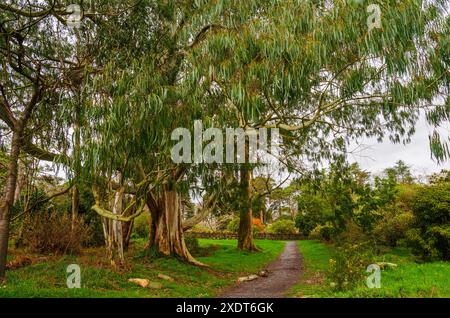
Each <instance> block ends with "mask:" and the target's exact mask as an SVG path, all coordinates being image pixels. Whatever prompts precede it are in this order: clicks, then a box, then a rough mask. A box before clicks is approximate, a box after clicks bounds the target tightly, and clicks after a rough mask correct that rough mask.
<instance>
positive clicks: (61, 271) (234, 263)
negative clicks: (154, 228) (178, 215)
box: [0, 239, 285, 298]
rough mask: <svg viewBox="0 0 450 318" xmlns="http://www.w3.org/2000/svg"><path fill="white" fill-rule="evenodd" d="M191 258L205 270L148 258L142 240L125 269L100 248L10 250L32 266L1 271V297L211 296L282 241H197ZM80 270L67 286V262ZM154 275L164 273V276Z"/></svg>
mask: <svg viewBox="0 0 450 318" xmlns="http://www.w3.org/2000/svg"><path fill="white" fill-rule="evenodd" d="M199 242H200V250H199V251H197V254H196V253H193V254H194V256H195V257H196V258H197V259H198V260H199V261H201V262H202V263H204V264H207V265H209V268H200V267H196V266H193V265H190V264H187V263H184V262H180V261H179V260H177V259H175V258H166V257H159V258H153V257H150V256H148V255H146V253H143V252H142V251H143V247H144V245H145V241H143V240H141V241H140V240H138V241H133V242H132V244H131V246H130V248H129V251H128V252H127V255H126V259H127V260H129V261H128V263H127V264H126V266H125V268H122V269H112V268H111V265H110V263H109V261H108V258H107V256H106V251H105V249H104V248H103V247H98V248H89V249H85V250H83V251H82V254H81V255H79V256H57V255H37V254H30V253H29V252H27V251H24V250H21V249H20V250H15V249H11V251H10V256H9V260H14V259H18V258H20V257H24V256H25V255H26V256H27V257H29V258H31V259H32V264H31V265H28V266H24V267H22V268H18V269H13V270H8V271H7V283H6V285H5V286H0V298H3V297H215V296H217V295H218V294H220V293H221V292H222V290H223V289H224V288H226V287H228V286H230V285H233V284H235V282H236V280H237V278H238V277H241V276H246V275H249V274H256V273H258V272H259V271H260V270H262V269H263V268H265V267H266V266H267V264H268V263H270V262H271V261H273V260H274V259H276V258H277V257H278V256H279V255H280V253H281V252H282V250H283V247H284V244H285V243H284V242H282V241H269V240H256V245H257V246H258V247H259V248H260V249H261V250H262V251H261V252H243V251H239V250H238V249H237V248H236V246H237V242H236V240H206V239H200V240H199ZM69 264H78V265H79V266H80V268H81V288H73V289H69V288H67V284H66V280H67V277H68V275H69V274H68V273H67V266H68V265H69ZM158 274H163V275H167V276H170V277H171V278H172V279H173V281H169V280H164V279H161V278H159V277H158ZM129 278H141V279H148V280H150V281H151V282H153V283H156V284H154V285H159V286H158V287H157V288H143V287H140V286H138V285H136V284H134V283H131V282H129V281H128V279H129Z"/></svg>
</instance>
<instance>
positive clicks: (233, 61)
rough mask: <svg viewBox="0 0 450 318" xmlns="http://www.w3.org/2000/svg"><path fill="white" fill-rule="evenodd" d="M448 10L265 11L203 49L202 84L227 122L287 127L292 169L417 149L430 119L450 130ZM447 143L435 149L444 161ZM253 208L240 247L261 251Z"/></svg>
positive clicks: (414, 6)
mask: <svg viewBox="0 0 450 318" xmlns="http://www.w3.org/2000/svg"><path fill="white" fill-rule="evenodd" d="M261 3H263V2H261ZM369 4H372V5H371V6H369ZM448 4H449V3H448V1H439V0H435V1H420V0H405V1H371V2H370V3H368V2H367V1H343V0H337V1H320V0H317V1H295V0H283V1H271V2H270V3H265V2H264V6H261V8H260V10H258V11H257V12H255V14H254V15H253V17H252V18H251V19H249V20H247V21H246V25H245V28H242V29H236V28H223V29H220V30H218V31H217V32H215V33H214V34H213V35H212V36H211V37H210V38H209V39H208V41H206V42H204V43H202V44H201V45H199V46H197V47H196V48H195V50H193V52H192V53H191V54H190V58H191V60H192V62H191V63H192V64H194V65H196V68H195V72H194V74H196V75H197V76H196V78H195V79H196V81H193V82H194V85H197V86H198V87H203V88H204V89H205V90H210V91H212V94H215V95H216V98H217V99H220V98H222V99H223V104H222V105H221V107H220V108H217V114H216V118H220V119H218V121H220V122H222V123H227V124H228V125H235V126H239V127H243V128H246V129H255V128H261V127H264V128H271V127H276V128H279V129H280V132H281V136H282V138H283V151H282V154H281V156H282V157H284V158H286V159H287V160H285V161H284V162H286V164H287V166H288V168H289V169H292V168H294V167H295V166H296V165H298V164H301V163H302V162H303V163H304V162H306V161H308V162H313V163H317V162H320V161H322V160H329V159H334V158H336V157H338V156H340V155H342V154H345V153H346V151H347V147H348V145H349V143H350V142H351V141H354V140H358V139H359V138H361V137H376V138H378V139H379V140H382V139H383V138H389V140H391V141H392V142H394V143H398V142H408V141H409V137H410V136H411V135H412V134H413V133H414V125H415V123H416V121H417V119H418V117H419V116H420V114H421V113H425V114H426V117H427V120H428V122H429V123H430V124H431V125H433V126H435V127H437V126H439V125H444V124H445V123H448V119H449V115H450V110H449V107H448V105H449V97H448V96H449V94H448V93H449V92H448V91H449V73H448V70H449V65H448V61H449V56H448V52H449V50H448V48H449V42H448V33H449V23H448V16H446V13H445V12H446V8H448ZM212 88H213V89H212ZM441 137H442V136H439V134H438V133H437V132H434V133H433V134H432V135H431V136H430V141H431V144H430V145H431V150H432V153H433V155H434V156H435V158H436V159H437V160H441V161H443V160H447V159H448V155H449V152H448V147H447V144H446V138H447V137H444V139H442V138H441ZM246 169H251V167H249V166H247V167H245V166H243V169H242V172H243V173H244V174H246V175H247V176H249V175H250V174H249V173H248V172H246ZM247 179H249V178H247ZM248 184H249V182H248V181H245V180H244V187H245V186H248ZM244 208H247V210H248V211H241V219H243V220H241V224H240V230H239V243H238V244H239V247H240V248H244V249H254V244H253V240H252V235H251V222H250V219H251V206H249V207H245V206H244Z"/></svg>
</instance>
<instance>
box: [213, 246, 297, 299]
mask: <svg viewBox="0 0 450 318" xmlns="http://www.w3.org/2000/svg"><path fill="white" fill-rule="evenodd" d="M302 264H303V259H302V257H301V255H300V252H299V249H298V247H297V244H296V242H293V241H291V242H287V243H286V246H285V248H284V250H283V252H282V253H281V255H280V256H279V257H278V258H277V259H276V260H275V261H274V262H272V263H271V264H270V265H269V266H268V267H267V271H268V276H267V277H259V278H257V279H255V280H252V281H248V282H243V283H241V284H239V285H237V286H234V287H232V288H230V289H229V290H227V291H225V292H224V293H223V294H221V295H220V296H221V297H226V298H280V297H285V294H286V292H288V291H289V288H290V287H292V286H293V285H294V284H295V283H297V282H298V280H299V279H300V276H301V272H302V267H303V265H302Z"/></svg>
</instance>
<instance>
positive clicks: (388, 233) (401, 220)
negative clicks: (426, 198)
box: [373, 210, 414, 247]
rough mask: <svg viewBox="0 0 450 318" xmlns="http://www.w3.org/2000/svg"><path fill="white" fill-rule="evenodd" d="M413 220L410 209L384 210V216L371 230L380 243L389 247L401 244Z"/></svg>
mask: <svg viewBox="0 0 450 318" xmlns="http://www.w3.org/2000/svg"><path fill="white" fill-rule="evenodd" d="M413 222H414V215H413V214H412V213H411V212H410V211H402V210H400V211H398V210H390V211H385V216H384V217H383V219H382V220H381V221H380V222H379V223H378V224H377V225H376V226H375V228H374V230H373V234H374V238H375V239H376V241H377V242H378V243H380V244H381V245H386V246H391V247H395V246H398V245H401V242H402V241H404V239H405V238H406V236H405V235H406V232H407V231H408V230H409V229H410V228H411V226H412V225H413Z"/></svg>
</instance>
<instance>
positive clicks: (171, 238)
mask: <svg viewBox="0 0 450 318" xmlns="http://www.w3.org/2000/svg"><path fill="white" fill-rule="evenodd" d="M147 205H148V207H149V209H150V213H151V219H152V220H151V228H150V237H149V244H148V248H151V249H155V251H156V252H158V253H160V254H163V255H168V256H169V255H173V256H177V257H180V258H181V259H183V260H185V261H187V262H189V263H191V264H194V265H199V266H206V265H205V264H203V263H201V262H199V261H197V260H196V259H195V258H194V257H193V256H192V255H191V254H190V253H189V251H188V249H187V247H186V244H185V242H184V234H183V224H182V217H181V197H180V195H179V193H178V192H177V191H176V190H175V189H173V188H170V187H169V186H165V187H164V189H163V191H162V193H161V195H160V196H159V198H158V199H155V198H154V197H153V195H152V194H149V196H148V199H147Z"/></svg>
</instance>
